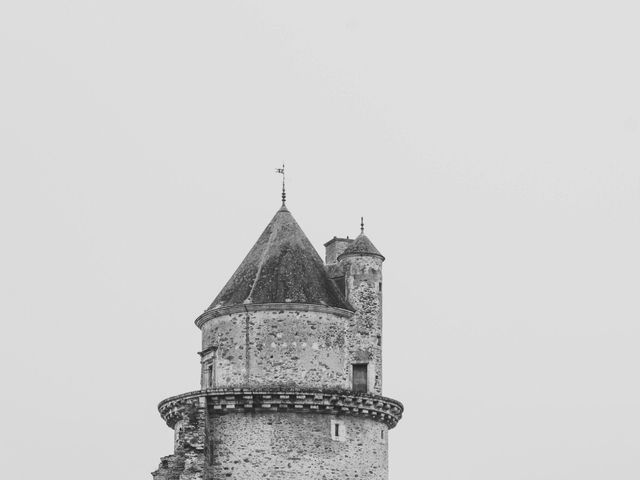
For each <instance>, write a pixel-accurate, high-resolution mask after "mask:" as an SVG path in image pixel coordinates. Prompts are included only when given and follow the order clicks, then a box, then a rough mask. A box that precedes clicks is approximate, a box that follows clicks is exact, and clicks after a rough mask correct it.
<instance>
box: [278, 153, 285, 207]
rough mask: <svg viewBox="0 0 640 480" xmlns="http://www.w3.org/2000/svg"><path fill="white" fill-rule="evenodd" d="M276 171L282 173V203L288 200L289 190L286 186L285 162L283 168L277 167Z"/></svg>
mask: <svg viewBox="0 0 640 480" xmlns="http://www.w3.org/2000/svg"><path fill="white" fill-rule="evenodd" d="M276 173H281V174H282V205H284V203H285V202H286V201H287V192H286V190H285V188H284V163H283V164H282V168H276Z"/></svg>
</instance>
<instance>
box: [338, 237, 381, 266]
mask: <svg viewBox="0 0 640 480" xmlns="http://www.w3.org/2000/svg"><path fill="white" fill-rule="evenodd" d="M345 255H372V256H377V257H380V258H382V259H383V260H384V256H383V255H382V254H381V253H380V252H379V251H378V249H377V248H376V247H375V246H374V245H373V243H371V240H369V237H367V236H366V235H365V234H364V233H361V234H360V235H358V237H357V238H356V239H355V240H354V241H353V242H351V244H350V245H349V246H348V247H347V248H346V249H345V250H344V252H342V253H341V254H340V255H339V256H338V260H339V259H340V257H344V256H345Z"/></svg>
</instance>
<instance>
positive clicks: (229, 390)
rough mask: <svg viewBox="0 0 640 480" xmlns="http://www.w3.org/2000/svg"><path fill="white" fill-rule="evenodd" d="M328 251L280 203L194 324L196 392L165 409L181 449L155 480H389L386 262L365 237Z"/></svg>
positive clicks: (395, 405)
mask: <svg viewBox="0 0 640 480" xmlns="http://www.w3.org/2000/svg"><path fill="white" fill-rule="evenodd" d="M326 247H327V263H326V264H324V263H323V262H322V260H321V259H320V257H319V256H318V254H317V252H316V251H315V250H314V249H313V247H312V246H311V243H310V242H309V241H308V239H307V238H306V236H305V235H304V233H302V230H300V227H299V226H298V225H297V223H296V222H295V220H294V219H293V217H292V216H291V214H290V213H289V211H288V210H287V209H286V208H285V207H284V206H283V207H282V208H281V209H280V210H279V211H278V212H277V213H276V215H275V216H274V218H273V220H272V221H271V222H270V223H269V225H268V226H267V228H266V229H265V231H264V233H263V234H262V235H261V237H260V238H259V239H258V241H257V242H256V245H255V246H254V247H253V248H252V250H251V251H250V252H249V254H248V255H247V257H246V258H245V259H244V261H243V262H242V263H241V265H240V266H239V267H238V269H237V271H236V272H235V273H234V275H233V276H232V278H231V279H230V280H229V282H227V285H226V286H225V287H224V288H223V290H222V291H221V292H220V294H219V295H218V296H217V297H216V299H215V300H214V301H213V303H212V305H211V307H209V308H208V309H207V310H206V311H205V312H204V313H203V314H202V315H201V316H200V317H199V318H198V319H197V320H196V325H197V326H198V327H199V328H200V329H201V331H202V351H201V352H200V357H201V390H198V391H195V392H190V393H186V394H182V395H178V396H176V397H171V398H168V399H166V400H164V401H163V402H161V403H160V406H159V409H160V413H161V415H162V418H163V419H164V420H165V421H166V423H167V425H168V426H169V427H171V428H172V429H174V432H175V443H174V454H173V455H169V456H167V457H164V458H162V460H161V463H160V466H159V468H158V470H156V471H155V472H153V477H154V480H192V479H193V480H195V479H203V480H204V479H223V478H224V479H238V480H239V479H242V480H252V479H265V478H270V479H271V478H273V479H281V478H282V479H285V478H287V479H311V480H315V479H317V480H333V479H336V480H337V479H360V480H361V479H373V480H386V479H387V478H388V465H387V450H388V431H389V429H391V428H393V427H394V426H395V425H396V424H397V422H398V421H399V420H400V418H401V416H402V410H403V407H402V405H401V404H400V403H399V402H397V401H395V400H392V399H389V398H385V397H382V396H381V393H382V262H383V261H384V257H383V256H382V255H381V254H380V253H379V252H378V251H377V249H376V248H375V247H374V246H373V244H372V243H371V242H370V240H369V239H368V238H367V237H366V236H365V235H364V233H362V234H361V235H360V236H359V237H357V238H356V239H355V240H350V239H348V238H347V239H338V238H335V237H334V239H333V240H331V241H329V242H328V243H327V244H326Z"/></svg>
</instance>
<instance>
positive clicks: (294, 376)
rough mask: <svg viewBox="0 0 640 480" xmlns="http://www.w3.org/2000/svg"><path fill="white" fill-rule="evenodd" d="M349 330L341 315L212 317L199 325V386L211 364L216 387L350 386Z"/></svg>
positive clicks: (293, 313) (255, 313)
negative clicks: (201, 351) (200, 336)
mask: <svg viewBox="0 0 640 480" xmlns="http://www.w3.org/2000/svg"><path fill="white" fill-rule="evenodd" d="M348 328H349V319H348V318H346V317H345V316H344V315H337V314H335V313H330V312H316V311H304V310H275V311H274V310H262V311H247V312H240V313H233V314H230V315H223V316H220V317H216V318H213V319H211V320H209V321H207V322H206V323H205V324H204V325H203V326H202V348H203V352H207V353H206V354H203V362H202V388H206V387H207V386H209V385H208V384H207V381H206V380H207V376H208V371H209V367H208V366H209V362H214V370H215V374H214V377H215V380H216V382H215V385H213V386H214V387H218V388H225V387H239V386H245V387H247V386H248V387H257V386H282V387H286V386H290V387H296V388H305V387H310V388H321V387H326V388H349V386H350V383H349V382H350V380H349V365H350V361H349V358H348V355H349V347H348V346H347V345H346V341H347V336H348V332H347V330H348ZM212 348H214V349H215V354H212Z"/></svg>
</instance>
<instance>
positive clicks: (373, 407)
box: [158, 388, 404, 428]
mask: <svg viewBox="0 0 640 480" xmlns="http://www.w3.org/2000/svg"><path fill="white" fill-rule="evenodd" d="M203 400H204V401H206V404H207V407H208V409H209V411H211V412H213V413H214V414H219V415H224V414H226V413H240V412H295V413H320V414H333V415H350V416H360V417H362V416H365V417H368V418H371V419H373V420H376V421H379V422H381V423H384V424H385V425H387V427H388V428H393V427H395V426H396V424H397V423H398V421H399V420H400V419H401V418H402V412H403V411H404V407H403V405H402V403H400V402H398V401H397V400H393V399H390V398H386V397H383V396H380V395H372V394H366V393H355V392H353V391H350V390H324V389H323V390H312V389H311V390H310V389H304V390H296V389H275V388H274V389H244V388H234V389H207V390H197V391H194V392H189V393H184V394H182V395H177V396H175V397H170V398H167V399H166V400H163V401H162V402H160V404H159V405H158V410H159V411H160V415H161V416H162V418H163V420H164V421H165V422H166V423H167V425H169V427H171V428H174V425H175V424H176V422H178V421H180V420H181V419H182V418H183V417H184V411H185V409H187V408H190V406H192V405H194V403H196V402H197V403H201V402H202V401H203Z"/></svg>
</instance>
